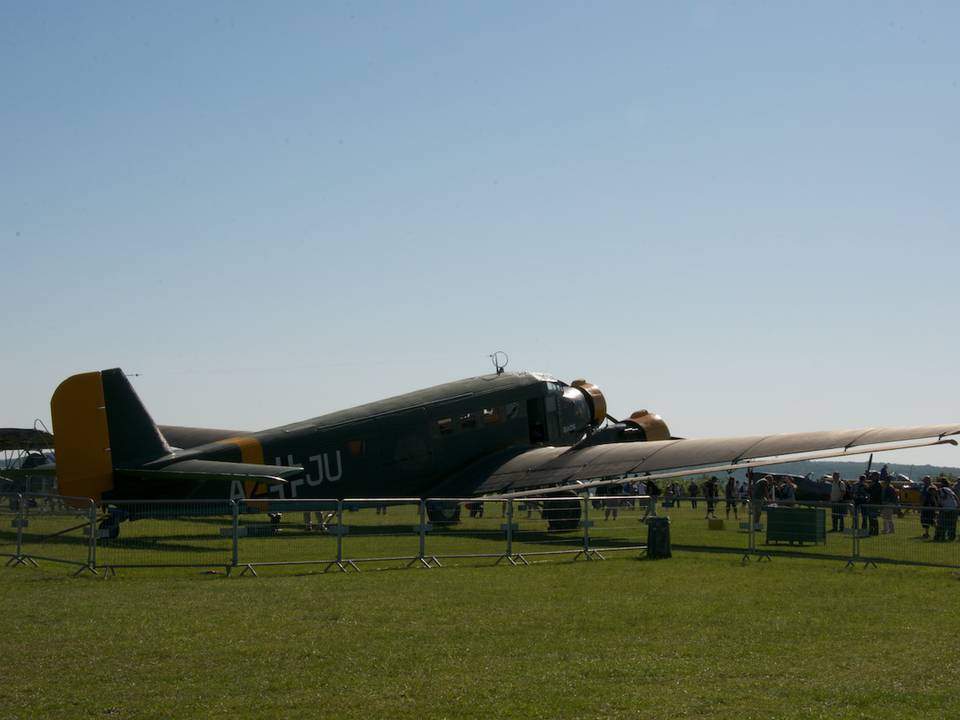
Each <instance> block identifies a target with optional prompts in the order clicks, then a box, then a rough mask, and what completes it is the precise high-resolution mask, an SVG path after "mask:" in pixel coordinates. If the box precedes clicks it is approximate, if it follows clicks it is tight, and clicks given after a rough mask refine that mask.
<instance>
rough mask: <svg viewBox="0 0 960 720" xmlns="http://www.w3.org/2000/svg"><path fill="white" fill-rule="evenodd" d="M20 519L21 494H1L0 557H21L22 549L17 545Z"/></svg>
mask: <svg viewBox="0 0 960 720" xmlns="http://www.w3.org/2000/svg"><path fill="white" fill-rule="evenodd" d="M19 520H20V495H19V494H18V493H2V494H0V557H9V558H16V557H19V555H20V551H19V549H18V546H17V530H18V525H19V524H20V522H19Z"/></svg>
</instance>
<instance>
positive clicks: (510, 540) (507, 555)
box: [497, 499, 517, 565]
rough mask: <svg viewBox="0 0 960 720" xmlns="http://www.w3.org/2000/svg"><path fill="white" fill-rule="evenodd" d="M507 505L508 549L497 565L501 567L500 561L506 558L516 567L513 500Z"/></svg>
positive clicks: (508, 501)
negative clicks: (514, 557)
mask: <svg viewBox="0 0 960 720" xmlns="http://www.w3.org/2000/svg"><path fill="white" fill-rule="evenodd" d="M506 503H507V507H506V510H507V525H506V528H505V529H506V532H507V547H506V550H505V551H504V554H503V555H502V556H501V557H500V558H498V559H497V564H498V565H499V564H500V561H501V560H503V559H504V558H505V559H506V560H507V562H509V563H510V564H511V565H516V564H517V561H516V560H514V559H513V500H512V499H509V500H506Z"/></svg>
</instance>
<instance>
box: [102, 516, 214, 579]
mask: <svg viewBox="0 0 960 720" xmlns="http://www.w3.org/2000/svg"><path fill="white" fill-rule="evenodd" d="M232 533H233V503H232V502H231V501H229V500H183V501H176V500H155V501H145V500H143V501H129V502H127V501H124V502H119V501H117V502H111V503H109V505H108V506H106V507H104V508H103V509H102V511H101V520H100V523H99V528H98V532H97V565H98V566H101V565H102V566H109V567H111V568H120V567H229V566H230V565H231V564H232V560H233V539H232Z"/></svg>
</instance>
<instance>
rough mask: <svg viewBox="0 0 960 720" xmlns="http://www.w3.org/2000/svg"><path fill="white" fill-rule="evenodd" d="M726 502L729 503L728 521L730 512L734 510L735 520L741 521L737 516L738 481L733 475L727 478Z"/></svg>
mask: <svg viewBox="0 0 960 720" xmlns="http://www.w3.org/2000/svg"><path fill="white" fill-rule="evenodd" d="M723 497H724V500H725V501H726V503H727V507H726V510H727V520H729V519H730V511H731V510H733V519H734V520H739V519H740V517H739V516H738V515H737V479H736V478H735V477H733V475H731V476H730V477H728V478H727V487H726V489H725V490H724V493H723Z"/></svg>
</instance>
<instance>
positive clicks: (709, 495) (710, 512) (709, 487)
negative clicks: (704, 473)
mask: <svg viewBox="0 0 960 720" xmlns="http://www.w3.org/2000/svg"><path fill="white" fill-rule="evenodd" d="M718 483H719V481H718V480H717V476H716V475H711V476H710V479H709V480H707V481H706V482H705V483H704V484H703V499H704V500H706V501H707V514H706V515H705V516H704V517H708V518H709V517H713V518H716V517H717V513H716V509H717V498H718V497H719V495H720V488H719V486H718Z"/></svg>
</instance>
